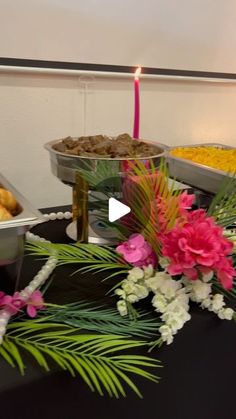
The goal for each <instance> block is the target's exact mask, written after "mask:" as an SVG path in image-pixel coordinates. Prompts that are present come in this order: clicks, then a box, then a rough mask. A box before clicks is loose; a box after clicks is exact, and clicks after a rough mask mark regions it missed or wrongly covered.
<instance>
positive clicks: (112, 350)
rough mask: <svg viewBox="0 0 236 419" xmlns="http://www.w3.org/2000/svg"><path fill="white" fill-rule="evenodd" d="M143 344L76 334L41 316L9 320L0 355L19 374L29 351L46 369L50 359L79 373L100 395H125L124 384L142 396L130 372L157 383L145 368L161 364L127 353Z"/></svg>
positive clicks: (111, 336)
mask: <svg viewBox="0 0 236 419" xmlns="http://www.w3.org/2000/svg"><path fill="white" fill-rule="evenodd" d="M145 345H146V343H145V342H143V341H136V340H132V339H129V338H127V337H124V336H117V335H99V334H79V333H78V328H73V327H71V326H69V325H64V324H58V323H48V324H45V323H44V321H42V319H41V320H40V319H36V320H25V321H18V322H17V321H14V322H12V323H10V324H9V325H8V329H7V334H6V335H5V338H4V341H3V343H2V345H1V347H0V355H1V356H2V357H3V358H4V359H5V361H6V362H8V364H9V365H11V366H17V367H18V368H19V370H20V372H21V373H22V374H23V373H24V370H25V364H24V355H23V353H28V354H29V355H31V356H32V357H33V359H34V360H35V361H36V362H37V363H38V365H39V366H40V367H42V368H44V369H45V370H46V371H48V370H49V369H50V365H49V362H48V361H49V360H51V361H53V362H54V363H55V364H57V366H59V367H60V368H61V369H63V370H67V371H69V372H70V373H71V375H72V376H75V375H76V374H79V375H80V376H81V378H82V379H83V380H84V382H85V383H86V384H87V385H88V386H89V388H90V389H91V390H92V391H97V392H98V393H99V394H100V395H103V394H104V393H107V394H108V395H109V396H111V397H112V396H114V397H116V398H118V397H119V396H120V395H122V396H125V395H126V392H125V388H124V384H125V385H126V386H128V387H129V388H130V389H132V390H133V391H134V392H135V393H136V394H137V395H138V396H140V397H141V393H140V391H139V389H138V388H137V386H136V384H135V383H134V381H133V378H132V379H131V378H130V376H129V375H130V374H131V375H132V377H133V375H136V376H141V377H143V378H145V379H148V380H151V381H154V382H158V377H157V376H155V375H154V374H153V373H151V372H149V371H148V370H149V368H151V369H152V368H156V367H160V363H159V361H158V360H156V359H154V358H150V357H148V356H143V355H136V354H130V351H131V350H136V348H140V347H142V346H145ZM126 350H129V353H128V354H127V353H126Z"/></svg>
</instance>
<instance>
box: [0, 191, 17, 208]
mask: <svg viewBox="0 0 236 419" xmlns="http://www.w3.org/2000/svg"><path fill="white" fill-rule="evenodd" d="M0 204H1V205H2V206H3V207H5V208H6V209H7V210H8V211H10V212H13V213H14V211H15V210H16V207H17V201H16V199H15V198H14V196H13V195H12V193H11V192H10V191H7V190H6V189H4V188H0Z"/></svg>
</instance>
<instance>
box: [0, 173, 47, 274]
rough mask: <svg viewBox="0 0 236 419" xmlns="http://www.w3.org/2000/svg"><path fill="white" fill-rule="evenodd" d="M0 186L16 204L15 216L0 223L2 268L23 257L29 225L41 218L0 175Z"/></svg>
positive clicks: (0, 260) (38, 221)
mask: <svg viewBox="0 0 236 419" xmlns="http://www.w3.org/2000/svg"><path fill="white" fill-rule="evenodd" d="M0 186H1V187H3V188H4V189H7V190H8V191H10V192H11V193H12V194H13V195H14V197H15V199H16V200H17V204H18V211H17V212H18V214H17V215H15V216H14V217H13V218H12V219H11V220H8V221H0V266H3V265H8V264H10V263H14V262H15V261H16V260H17V259H18V258H20V257H21V256H23V254H24V240H25V233H26V231H27V230H29V228H30V226H31V225H34V224H38V223H40V222H42V221H43V216H42V214H41V213H40V212H39V211H38V210H36V209H35V208H33V206H32V205H31V204H30V203H29V202H28V201H27V200H26V199H25V198H24V197H23V196H22V195H21V194H20V192H18V191H17V190H16V189H15V188H14V186H12V185H11V184H10V183H9V182H8V181H7V179H6V178H5V177H4V176H3V175H2V174H1V173H0Z"/></svg>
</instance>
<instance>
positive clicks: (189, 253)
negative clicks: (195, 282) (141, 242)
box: [162, 210, 236, 288]
mask: <svg viewBox="0 0 236 419" xmlns="http://www.w3.org/2000/svg"><path fill="white" fill-rule="evenodd" d="M162 243H163V248H162V253H163V256H166V257H167V258H169V260H170V265H169V266H168V272H169V273H170V274H171V275H178V274H184V275H185V276H187V277H188V278H190V279H197V277H198V269H199V268H200V267H207V268H209V269H211V270H214V271H215V272H216V274H217V277H218V279H219V281H220V282H221V284H222V286H223V287H225V288H231V287H232V283H233V276H235V275H236V272H235V270H234V269H233V267H232V264H231V263H230V261H228V259H227V258H226V256H227V255H229V254H230V253H231V251H232V248H233V244H232V242H230V241H229V240H227V239H226V238H225V237H224V236H223V230H222V228H221V227H219V226H218V225H216V224H215V221H214V219H213V218H211V217H207V215H206V212H205V211H204V210H196V211H192V212H189V213H188V215H187V221H186V223H185V224H184V225H183V226H179V225H176V226H175V227H174V228H172V229H171V230H170V231H169V232H167V233H166V234H165V235H163V237H162Z"/></svg>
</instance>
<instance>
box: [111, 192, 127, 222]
mask: <svg viewBox="0 0 236 419" xmlns="http://www.w3.org/2000/svg"><path fill="white" fill-rule="evenodd" d="M130 211H131V208H130V207H128V205H125V204H123V203H122V202H120V201H118V200H117V199H115V198H109V201H108V219H109V221H110V223H114V221H117V220H119V219H120V218H122V217H124V216H125V215H127V214H129V213H130Z"/></svg>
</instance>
